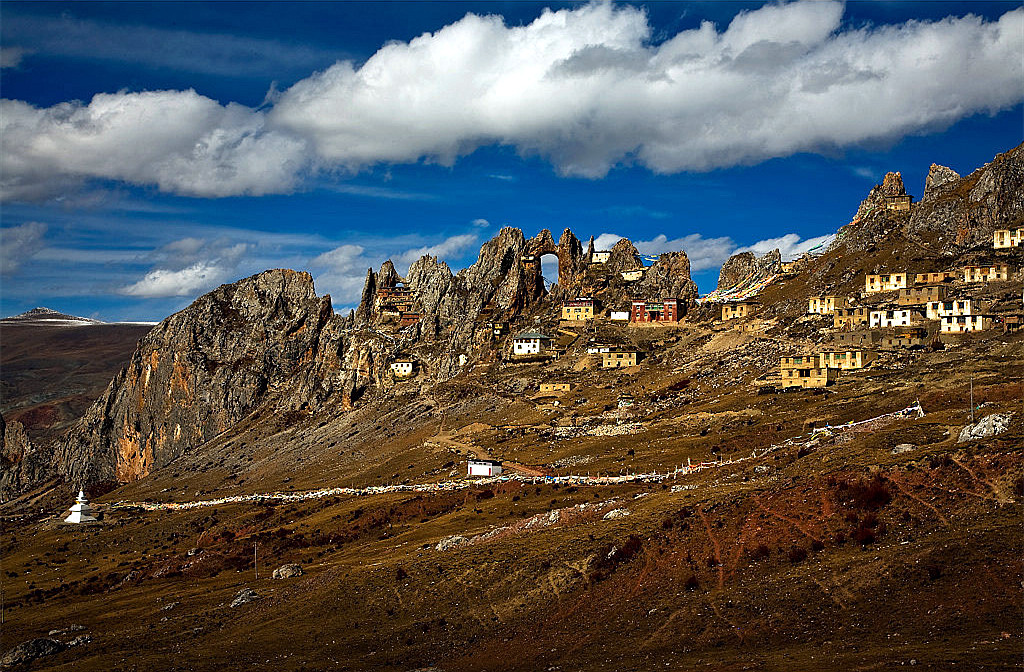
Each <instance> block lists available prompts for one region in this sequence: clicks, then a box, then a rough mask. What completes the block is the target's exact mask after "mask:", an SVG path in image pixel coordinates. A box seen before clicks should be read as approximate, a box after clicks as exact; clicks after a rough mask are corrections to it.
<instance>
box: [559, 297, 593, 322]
mask: <svg viewBox="0 0 1024 672" xmlns="http://www.w3.org/2000/svg"><path fill="white" fill-rule="evenodd" d="M562 319H563V320H566V321H569V322H584V321H586V320H592V319H594V300H593V299H591V298H589V297H580V298H578V299H573V300H572V301H566V302H565V303H563V304H562Z"/></svg>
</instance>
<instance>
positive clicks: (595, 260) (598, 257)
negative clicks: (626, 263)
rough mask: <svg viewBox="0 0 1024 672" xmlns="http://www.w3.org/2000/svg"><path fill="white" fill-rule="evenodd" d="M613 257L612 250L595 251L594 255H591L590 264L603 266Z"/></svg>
mask: <svg viewBox="0 0 1024 672" xmlns="http://www.w3.org/2000/svg"><path fill="white" fill-rule="evenodd" d="M611 256H612V252H611V250H595V251H594V253H593V254H591V255H590V263H592V264H603V263H605V262H606V261H608V260H609V259H610V258H611Z"/></svg>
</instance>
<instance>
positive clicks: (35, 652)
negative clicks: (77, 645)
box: [0, 637, 67, 669]
mask: <svg viewBox="0 0 1024 672" xmlns="http://www.w3.org/2000/svg"><path fill="white" fill-rule="evenodd" d="M66 648H67V646H66V645H65V644H64V643H63V642H59V641H57V640H56V639H50V638H49V637H40V638H38V639H30V640H28V641H27V642H22V643H21V644H18V645H17V646H16V647H14V648H13V649H11V650H10V651H8V652H7V653H5V654H4V657H3V658H0V667H2V668H4V669H8V668H14V667H21V666H23V665H29V664H30V663H32V662H33V661H35V660H37V659H39V658H43V657H46V656H52V655H53V654H55V653H60V652H61V651H63V650H64V649H66Z"/></svg>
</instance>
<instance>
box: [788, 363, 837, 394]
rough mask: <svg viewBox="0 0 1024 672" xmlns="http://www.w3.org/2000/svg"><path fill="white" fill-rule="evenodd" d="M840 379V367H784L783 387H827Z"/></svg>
mask: <svg viewBox="0 0 1024 672" xmlns="http://www.w3.org/2000/svg"><path fill="white" fill-rule="evenodd" d="M838 379H839V369H821V368H808V369H783V370H782V388H783V389H786V388H788V387H801V388H805V389H806V388H811V387H826V386H828V385H831V384H832V383H834V382H836V380H838Z"/></svg>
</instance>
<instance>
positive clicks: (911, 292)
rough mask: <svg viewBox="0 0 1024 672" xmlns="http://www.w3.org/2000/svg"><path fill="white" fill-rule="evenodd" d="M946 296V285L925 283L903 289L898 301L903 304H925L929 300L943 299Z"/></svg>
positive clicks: (897, 298)
mask: <svg viewBox="0 0 1024 672" xmlns="http://www.w3.org/2000/svg"><path fill="white" fill-rule="evenodd" d="M945 298H946V287H945V285H925V286H923V287H906V288H904V289H901V290H900V293H899V296H897V297H896V303H898V304H899V305H901V306H923V305H925V304H927V303H928V302H929V301H942V300H943V299H945Z"/></svg>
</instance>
